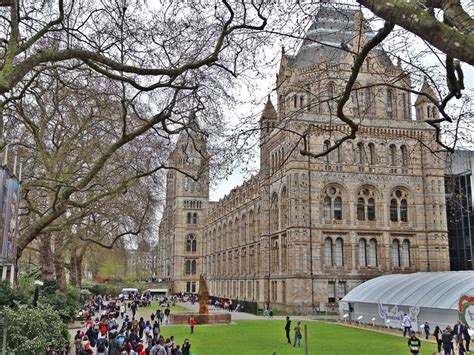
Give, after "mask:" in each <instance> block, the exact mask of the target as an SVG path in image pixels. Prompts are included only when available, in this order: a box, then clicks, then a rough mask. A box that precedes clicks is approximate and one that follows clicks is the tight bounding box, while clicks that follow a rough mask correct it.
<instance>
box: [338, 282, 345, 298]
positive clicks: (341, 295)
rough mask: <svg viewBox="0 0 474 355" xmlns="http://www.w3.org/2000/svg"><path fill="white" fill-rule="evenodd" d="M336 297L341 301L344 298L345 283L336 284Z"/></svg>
mask: <svg viewBox="0 0 474 355" xmlns="http://www.w3.org/2000/svg"><path fill="white" fill-rule="evenodd" d="M337 291H338V292H337V297H338V298H339V299H340V300H342V299H343V298H344V296H345V295H346V283H345V282H339V284H338V290H337Z"/></svg>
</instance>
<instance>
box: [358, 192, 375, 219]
mask: <svg viewBox="0 0 474 355" xmlns="http://www.w3.org/2000/svg"><path fill="white" fill-rule="evenodd" d="M375 197H376V193H375V191H374V190H373V189H372V188H370V187H366V188H363V189H361V190H360V191H359V193H358V198H357V206H356V210H357V219H358V220H359V221H375Z"/></svg>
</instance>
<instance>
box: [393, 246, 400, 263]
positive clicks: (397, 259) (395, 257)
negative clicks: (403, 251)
mask: <svg viewBox="0 0 474 355" xmlns="http://www.w3.org/2000/svg"><path fill="white" fill-rule="evenodd" d="M392 265H393V267H400V243H399V242H398V240H394V241H392Z"/></svg>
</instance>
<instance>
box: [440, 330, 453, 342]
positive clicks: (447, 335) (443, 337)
mask: <svg viewBox="0 0 474 355" xmlns="http://www.w3.org/2000/svg"><path fill="white" fill-rule="evenodd" d="M451 339H452V337H451V333H449V332H448V331H444V332H443V334H441V341H442V342H443V344H449V343H451Z"/></svg>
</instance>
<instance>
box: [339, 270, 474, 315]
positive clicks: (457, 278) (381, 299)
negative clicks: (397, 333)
mask: <svg viewBox="0 0 474 355" xmlns="http://www.w3.org/2000/svg"><path fill="white" fill-rule="evenodd" d="M472 294H474V271H440V272H416V273H413V274H394V275H385V276H380V277H376V278H374V279H371V280H369V281H366V282H364V283H363V284H361V285H359V286H357V287H356V288H354V289H353V290H352V291H351V292H349V293H348V294H347V295H346V296H345V297H344V298H343V299H342V301H344V302H351V303H382V304H384V305H398V306H408V307H412V306H418V307H424V308H442V309H452V310H457V309H458V301H459V299H460V298H461V296H462V295H472Z"/></svg>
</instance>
